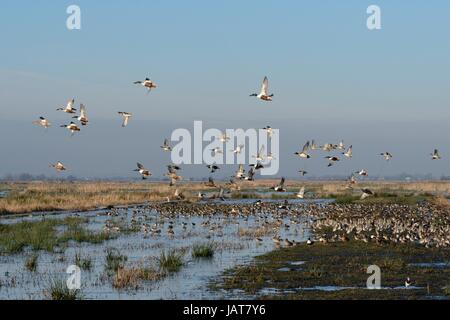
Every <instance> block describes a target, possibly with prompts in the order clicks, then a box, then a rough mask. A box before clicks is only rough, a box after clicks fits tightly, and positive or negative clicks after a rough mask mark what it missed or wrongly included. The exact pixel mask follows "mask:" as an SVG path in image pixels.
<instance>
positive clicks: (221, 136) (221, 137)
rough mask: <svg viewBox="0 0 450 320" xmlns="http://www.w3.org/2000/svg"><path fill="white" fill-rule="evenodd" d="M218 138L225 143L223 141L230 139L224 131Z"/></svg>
mask: <svg viewBox="0 0 450 320" xmlns="http://www.w3.org/2000/svg"><path fill="white" fill-rule="evenodd" d="M219 140H220V142H222V143H225V142H228V141H229V140H230V137H229V136H227V134H226V133H223V134H221V135H220V137H219Z"/></svg>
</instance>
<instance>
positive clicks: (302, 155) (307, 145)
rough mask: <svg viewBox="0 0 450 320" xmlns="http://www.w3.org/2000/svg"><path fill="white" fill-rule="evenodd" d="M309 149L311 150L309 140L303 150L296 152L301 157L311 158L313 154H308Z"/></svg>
mask: <svg viewBox="0 0 450 320" xmlns="http://www.w3.org/2000/svg"><path fill="white" fill-rule="evenodd" d="M308 150H309V141H308V142H306V144H305V145H304V146H303V149H302V151H301V152H296V153H295V154H296V155H297V156H299V157H300V158H303V159H309V158H311V156H310V155H309V154H308Z"/></svg>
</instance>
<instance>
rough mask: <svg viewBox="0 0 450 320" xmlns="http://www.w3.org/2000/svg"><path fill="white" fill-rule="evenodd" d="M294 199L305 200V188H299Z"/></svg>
mask: <svg viewBox="0 0 450 320" xmlns="http://www.w3.org/2000/svg"><path fill="white" fill-rule="evenodd" d="M296 197H297V198H299V199H304V198H305V187H301V188H300V190H299V191H298V192H297V194H296Z"/></svg>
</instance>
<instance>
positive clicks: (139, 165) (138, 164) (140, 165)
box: [137, 162, 145, 170]
mask: <svg viewBox="0 0 450 320" xmlns="http://www.w3.org/2000/svg"><path fill="white" fill-rule="evenodd" d="M137 167H138V168H139V169H141V170H144V169H145V168H144V166H143V165H142V164H140V163H139V162H138V163H137Z"/></svg>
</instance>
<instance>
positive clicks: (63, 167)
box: [50, 161, 67, 172]
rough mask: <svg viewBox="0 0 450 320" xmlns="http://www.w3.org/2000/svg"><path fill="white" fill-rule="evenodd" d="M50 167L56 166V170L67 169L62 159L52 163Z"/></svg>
mask: <svg viewBox="0 0 450 320" xmlns="http://www.w3.org/2000/svg"><path fill="white" fill-rule="evenodd" d="M50 167H52V168H55V170H56V171H58V172H61V171H66V170H67V168H66V167H65V166H64V165H63V164H62V162H60V161H58V162H57V163H55V164H51V165H50Z"/></svg>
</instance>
